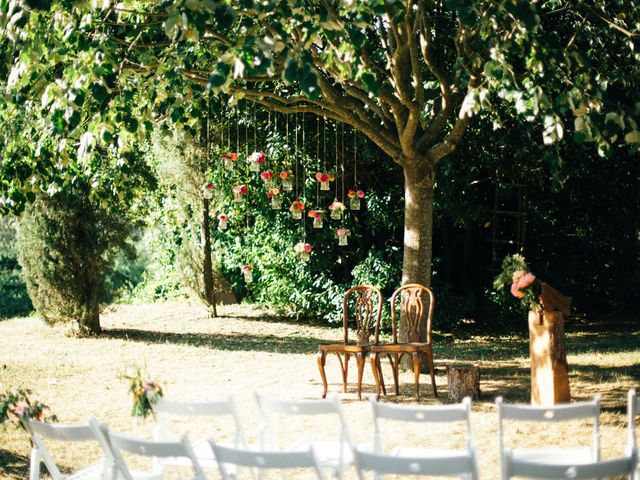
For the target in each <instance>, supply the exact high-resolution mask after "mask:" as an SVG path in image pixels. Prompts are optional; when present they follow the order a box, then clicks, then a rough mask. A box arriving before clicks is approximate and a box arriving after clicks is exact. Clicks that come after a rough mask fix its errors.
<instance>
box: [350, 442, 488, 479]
mask: <svg viewBox="0 0 640 480" xmlns="http://www.w3.org/2000/svg"><path fill="white" fill-rule="evenodd" d="M353 455H354V457H355V464H356V471H357V472H358V478H359V479H360V480H365V478H366V472H372V473H373V478H375V479H378V478H381V477H382V476H384V475H412V476H418V477H430V476H438V477H467V478H474V479H475V478H477V477H476V476H475V475H476V473H475V470H476V466H475V465H476V460H475V451H474V450H473V447H471V449H470V451H469V452H465V453H460V454H456V455H447V456H444V457H439V456H431V457H404V456H403V457H398V456H396V455H389V454H386V453H372V452H364V451H362V450H359V449H358V448H356V449H354V452H353Z"/></svg>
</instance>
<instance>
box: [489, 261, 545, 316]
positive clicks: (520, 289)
mask: <svg viewBox="0 0 640 480" xmlns="http://www.w3.org/2000/svg"><path fill="white" fill-rule="evenodd" d="M509 284H511V285H510V288H509V289H510V291H511V295H513V296H514V297H516V298H519V299H520V303H521V304H522V306H523V307H525V308H528V309H535V310H541V309H542V306H541V304H540V300H539V298H538V296H539V295H540V281H539V280H536V276H535V275H534V274H533V273H531V272H530V271H529V268H528V267H527V264H526V262H525V260H524V257H523V256H522V255H519V254H515V255H508V256H506V257H504V259H503V260H502V272H500V274H499V275H498V276H497V277H496V279H495V280H494V282H493V288H495V289H496V290H503V289H504V288H506V287H507V286H509Z"/></svg>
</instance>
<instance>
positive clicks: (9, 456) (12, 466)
mask: <svg viewBox="0 0 640 480" xmlns="http://www.w3.org/2000/svg"><path fill="white" fill-rule="evenodd" d="M28 471H29V457H27V456H24V455H17V454H15V453H13V452H8V451H6V450H3V449H1V448H0V477H1V478H6V479H10V478H11V479H14V478H15V479H23V478H25V477H26V475H25V472H28Z"/></svg>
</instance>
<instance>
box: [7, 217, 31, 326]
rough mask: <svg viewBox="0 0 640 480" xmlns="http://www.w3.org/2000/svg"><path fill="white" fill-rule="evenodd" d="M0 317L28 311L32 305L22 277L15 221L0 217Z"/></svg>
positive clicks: (22, 313)
mask: <svg viewBox="0 0 640 480" xmlns="http://www.w3.org/2000/svg"><path fill="white" fill-rule="evenodd" d="M0 298H2V303H1V304H0V318H2V317H11V316H14V315H24V314H26V313H29V312H30V311H31V309H32V308H33V306H32V305H31V300H30V299H29V295H28V293H27V286H26V285H25V283H24V280H23V279H22V275H21V270H20V264H19V263H18V252H17V248H16V232H15V221H14V220H13V219H10V218H4V219H2V218H0Z"/></svg>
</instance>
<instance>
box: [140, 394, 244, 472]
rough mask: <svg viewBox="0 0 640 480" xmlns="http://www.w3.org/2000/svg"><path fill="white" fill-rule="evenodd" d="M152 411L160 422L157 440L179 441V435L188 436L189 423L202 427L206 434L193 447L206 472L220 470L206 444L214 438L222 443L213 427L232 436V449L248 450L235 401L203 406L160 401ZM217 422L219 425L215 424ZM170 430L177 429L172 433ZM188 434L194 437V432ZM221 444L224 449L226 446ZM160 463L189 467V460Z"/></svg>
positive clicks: (222, 401) (210, 402)
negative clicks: (185, 434) (213, 469)
mask: <svg viewBox="0 0 640 480" xmlns="http://www.w3.org/2000/svg"><path fill="white" fill-rule="evenodd" d="M151 408H152V409H153V413H154V414H155V417H156V422H157V424H156V437H155V438H156V440H163V441H168V440H176V439H177V438H179V437H180V435H183V434H184V433H187V430H188V427H189V422H188V421H189V420H195V421H197V422H200V423H201V425H199V427H200V430H201V431H204V432H205V434H204V435H203V438H201V439H200V440H196V441H192V442H191V445H192V447H193V451H194V453H195V456H196V458H197V459H198V462H199V463H200V466H201V467H203V468H216V469H217V468H218V465H217V462H216V459H215V457H214V455H213V451H212V450H211V446H210V445H209V442H208V440H207V438H208V437H213V438H215V439H216V441H217V442H220V441H221V440H220V438H217V435H216V434H214V427H219V430H221V431H223V430H227V433H229V434H231V435H232V436H233V444H232V445H233V446H235V447H236V448H246V447H247V443H246V437H245V434H244V430H243V428H242V424H241V423H240V416H239V415H238V412H237V409H236V406H235V401H234V399H233V397H229V398H227V399H226V400H218V401H203V402H184V401H176V400H168V399H166V398H160V399H158V400H157V401H156V402H155V403H152V404H151ZM214 419H215V420H216V422H214V421H213V420H214ZM176 420H177V421H179V423H178V427H177V428H175V427H176V425H174V422H175V421H176ZM205 420H206V423H204V424H203V423H202V422H203V421H205ZM218 420H220V421H218ZM209 421H211V423H209ZM171 427H174V428H173V429H172V428H171ZM178 429H180V431H179V432H178V431H177V430H178ZM189 433H190V434H191V432H189ZM222 444H223V445H224V444H225V443H222ZM161 463H162V465H164V466H168V465H177V466H184V465H188V464H189V459H187V458H185V457H180V458H167V459H164V460H163V461H162V462H161Z"/></svg>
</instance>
